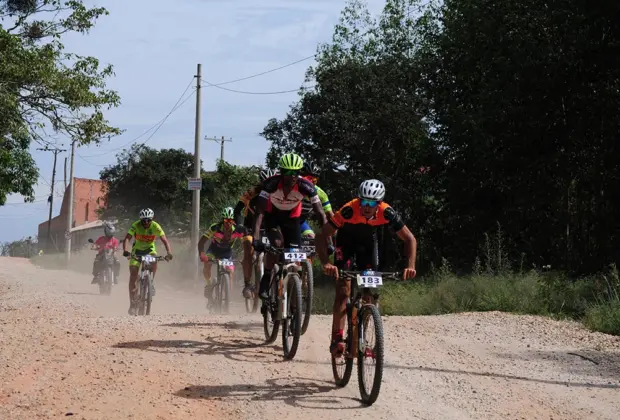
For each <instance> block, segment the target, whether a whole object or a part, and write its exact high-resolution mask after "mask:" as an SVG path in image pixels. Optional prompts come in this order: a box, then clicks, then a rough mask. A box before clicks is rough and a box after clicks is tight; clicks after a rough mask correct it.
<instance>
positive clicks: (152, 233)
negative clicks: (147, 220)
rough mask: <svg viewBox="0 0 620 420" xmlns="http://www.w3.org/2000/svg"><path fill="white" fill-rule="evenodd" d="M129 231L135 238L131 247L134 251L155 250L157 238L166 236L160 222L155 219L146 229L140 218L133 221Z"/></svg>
mask: <svg viewBox="0 0 620 420" xmlns="http://www.w3.org/2000/svg"><path fill="white" fill-rule="evenodd" d="M127 233H129V234H130V235H131V236H133V237H134V239H135V241H134V243H133V246H132V248H131V250H132V252H133V251H150V250H152V251H153V252H155V250H156V248H155V240H156V239H157V238H158V237H162V236H166V234H165V233H164V230H163V229H162V228H161V226H160V224H159V223H157V222H155V221H152V222H151V224H150V226H149V227H148V228H146V229H145V228H144V226H142V222H140V220H138V221H137V222H133V224H132V225H131V227H130V228H129V232H127Z"/></svg>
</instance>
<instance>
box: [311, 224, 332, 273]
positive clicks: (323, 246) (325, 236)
mask: <svg viewBox="0 0 620 420" xmlns="http://www.w3.org/2000/svg"><path fill="white" fill-rule="evenodd" d="M334 233H336V227H335V226H334V225H332V224H331V223H326V224H324V225H323V228H322V230H321V234H320V235H317V237H318V238H319V240H318V241H316V251H317V253H318V254H319V260H321V264H323V265H325V264H328V263H329V255H328V254H327V245H328V244H329V241H331V237H332V235H333V234H334Z"/></svg>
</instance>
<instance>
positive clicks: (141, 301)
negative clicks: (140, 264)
mask: <svg viewBox="0 0 620 420" xmlns="http://www.w3.org/2000/svg"><path fill="white" fill-rule="evenodd" d="M141 274H142V275H141V276H140V277H139V278H138V311H137V313H138V315H144V313H145V312H146V295H147V293H148V292H147V288H148V286H147V281H148V280H147V274H146V273H144V272H143V273H141Z"/></svg>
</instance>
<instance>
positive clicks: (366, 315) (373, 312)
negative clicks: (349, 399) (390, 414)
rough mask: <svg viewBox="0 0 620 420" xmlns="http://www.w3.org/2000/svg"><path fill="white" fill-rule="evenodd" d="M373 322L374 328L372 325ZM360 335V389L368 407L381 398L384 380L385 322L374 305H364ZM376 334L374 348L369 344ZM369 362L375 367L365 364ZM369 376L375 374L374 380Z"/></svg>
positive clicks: (358, 375) (360, 319) (358, 371)
mask: <svg viewBox="0 0 620 420" xmlns="http://www.w3.org/2000/svg"><path fill="white" fill-rule="evenodd" d="M371 322H372V325H373V326H372V327H370V324H371ZM358 328H359V335H360V338H362V340H361V341H362V345H361V346H360V348H359V349H358V355H357V377H358V382H359V388H360V396H361V397H362V402H363V403H364V404H366V405H372V404H374V402H375V401H377V398H378V397H379V391H380V389H381V381H382V378H383V361H384V345H383V322H382V321H381V315H380V314H379V309H377V307H376V306H374V305H364V306H362V309H361V310H360V314H359V327H358ZM371 334H374V336H375V343H374V345H373V346H371V345H370V343H369V341H370V340H369V338H368V337H369V336H370V335H371ZM367 360H369V361H372V362H374V366H367V365H366V364H365V362H366V361H367ZM369 374H373V376H374V378H372V379H370V378H369V377H367V375H368V376H370V375H369Z"/></svg>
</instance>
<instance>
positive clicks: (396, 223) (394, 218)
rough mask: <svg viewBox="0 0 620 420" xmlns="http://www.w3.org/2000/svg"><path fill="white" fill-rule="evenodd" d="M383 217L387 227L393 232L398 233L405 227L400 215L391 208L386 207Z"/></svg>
mask: <svg viewBox="0 0 620 420" xmlns="http://www.w3.org/2000/svg"><path fill="white" fill-rule="evenodd" d="M383 217H384V218H385V220H386V221H387V223H388V226H389V227H390V229H391V230H392V231H393V232H398V231H399V230H401V229H402V228H403V227H405V222H404V221H403V218H402V217H400V214H398V213H397V212H396V210H394V209H393V208H392V207H390V206H388V207H386V208H385V210H383Z"/></svg>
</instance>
